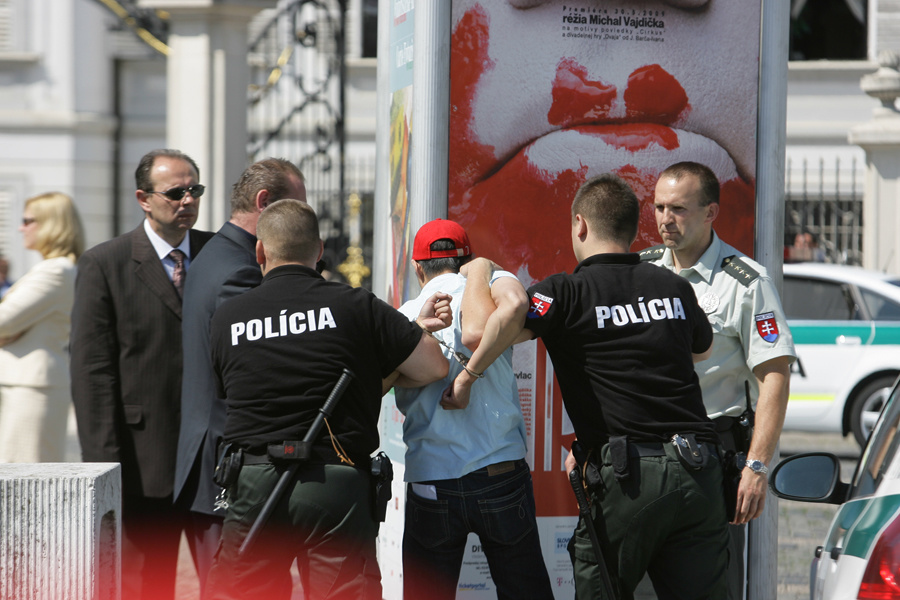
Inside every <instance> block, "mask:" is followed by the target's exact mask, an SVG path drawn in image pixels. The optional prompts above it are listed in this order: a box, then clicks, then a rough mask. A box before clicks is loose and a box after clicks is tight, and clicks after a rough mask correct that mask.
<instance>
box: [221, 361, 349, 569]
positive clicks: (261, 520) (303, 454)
mask: <svg viewBox="0 0 900 600" xmlns="http://www.w3.org/2000/svg"><path fill="white" fill-rule="evenodd" d="M354 377H355V375H354V374H353V371H351V370H350V369H344V371H343V373H341V377H340V379H338V381H337V383H336V384H334V388H333V389H332V390H331V394H329V395H328V399H327V400H325V404H324V405H323V406H322V408H320V409H319V414H317V415H316V418H315V420H314V421H313V424H312V426H311V427H310V428H309V431H307V432H306V435H305V436H304V437H303V441H302V442H300V452H299V456H300V460H296V462H294V463H292V464H291V466H289V467H288V468H287V469H285V471H284V473H282V474H281V478H279V479H278V483H276V484H275V487H274V488H272V493H270V494H269V497H268V498H267V499H266V503H265V504H264V505H263V507H262V510H261V511H259V515H257V516H256V521H254V522H253V526H252V527H251V528H250V532H249V533H248V534H247V537H246V538H244V543H243V544H241V547H240V549H239V550H238V558H241V557H243V556H244V555H245V554H246V553H247V552H248V551H249V550H250V547H251V546H253V543H254V542H255V541H256V538H257V537H259V532H260V530H261V529H262V528H263V526H264V525H265V524H266V521H268V520H269V517H270V516H271V515H272V511H273V510H275V506H276V505H277V504H278V502H279V501H280V500H281V497H282V496H284V492H285V491H286V490H287V487H288V485H289V484H290V482H291V480H292V479H293V478H294V475H296V474H297V470H298V469H299V468H300V465H301V464H302V463H304V462H306V460H308V459H309V455H310V449H311V447H312V444H313V441H314V440H315V439H316V438H317V437H318V436H319V431H321V430H322V424H323V423H324V422H325V419H327V418H328V417H330V416H331V413H332V411H334V407H335V406H336V405H337V403H338V400H340V399H341V396H343V395H344V392H345V391H346V390H347V386H349V385H350V381H351V380H352V379H353V378H354Z"/></svg>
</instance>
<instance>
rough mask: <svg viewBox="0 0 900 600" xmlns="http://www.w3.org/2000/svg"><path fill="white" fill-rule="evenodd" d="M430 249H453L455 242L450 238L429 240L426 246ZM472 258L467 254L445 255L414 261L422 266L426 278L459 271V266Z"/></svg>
mask: <svg viewBox="0 0 900 600" xmlns="http://www.w3.org/2000/svg"><path fill="white" fill-rule="evenodd" d="M428 247H429V248H430V249H431V250H455V249H456V243H455V242H454V241H453V240H450V239H440V240H435V241H433V242H431V245H430V246H428ZM472 258H474V257H473V256H472V255H471V254H470V255H469V256H447V257H443V258H429V259H428V260H417V261H416V262H417V263H419V265H420V266H421V267H422V272H423V273H425V277H426V278H427V279H431V278H432V277H436V276H438V275H440V274H441V273H448V272H449V273H459V269H460V267H462V266H463V265H464V264H466V263H467V262H469V261H470V260H472Z"/></svg>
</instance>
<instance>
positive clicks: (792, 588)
mask: <svg viewBox="0 0 900 600" xmlns="http://www.w3.org/2000/svg"><path fill="white" fill-rule="evenodd" d="M780 449H781V455H782V457H786V456H789V455H791V454H797V453H800V452H815V451H825V452H831V453H832V454H835V455H837V456H838V458H840V459H841V470H842V475H841V477H842V479H843V481H849V480H850V477H851V476H852V475H853V469H854V468H855V466H856V461H857V460H858V459H859V455H860V449H859V446H858V445H857V444H856V442H855V441H854V440H853V436H849V437H846V438H842V437H841V436H839V435H825V434H801V433H785V434H783V435H782V436H781V444H780ZM836 510H837V506H835V505H832V504H813V503H809V502H791V501H789V500H779V502H778V600H808V598H809V567H810V562H811V561H812V558H813V552H815V549H816V546H818V545H820V544H821V543H822V540H823V539H824V537H825V534H826V533H828V527H829V525H830V524H831V518H832V517H833V516H834V513H835V511H836Z"/></svg>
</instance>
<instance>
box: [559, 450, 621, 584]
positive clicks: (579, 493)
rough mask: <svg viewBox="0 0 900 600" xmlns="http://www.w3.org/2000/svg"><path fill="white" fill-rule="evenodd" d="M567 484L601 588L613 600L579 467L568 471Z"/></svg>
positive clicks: (576, 466)
mask: <svg viewBox="0 0 900 600" xmlns="http://www.w3.org/2000/svg"><path fill="white" fill-rule="evenodd" d="M569 483H570V484H571V485H572V491H573V492H575V500H576V501H577V502H578V514H580V515H581V518H582V519H584V522H585V524H586V525H587V530H588V535H589V536H591V546H593V547H594V554H596V555H597V566H598V568H599V569H600V576H601V579H603V587H604V588H606V596H607V597H608V598H611V599H612V600H615V599H616V598H618V596H616V592H615V589H614V588H613V584H612V581H611V580H610V579H609V571H607V570H606V561H604V560H603V551H602V550H601V549H600V540H599V539H598V538H597V531H596V530H595V529H594V518H593V517H592V516H591V507H590V505H588V500H587V495H586V494H585V493H584V485H583V483H582V480H581V466H580V465H575V468H574V469H572V470H571V471H569Z"/></svg>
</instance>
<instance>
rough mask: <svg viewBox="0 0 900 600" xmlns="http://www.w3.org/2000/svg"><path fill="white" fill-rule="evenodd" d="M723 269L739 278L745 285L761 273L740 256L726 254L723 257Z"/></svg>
mask: <svg viewBox="0 0 900 600" xmlns="http://www.w3.org/2000/svg"><path fill="white" fill-rule="evenodd" d="M722 270H723V271H725V272H726V273H728V274H729V275H731V276H732V277H734V278H735V279H737V280H738V281H739V282H740V284H741V285H743V286H744V287H747V286H749V285H750V284H751V283H753V281H754V280H755V279H756V278H757V277H759V273H757V272H756V270H755V269H754V268H753V267H751V266H750V265H749V264H747V262H746V261H745V260H744V259H742V258H741V257H740V256H726V257H725V258H724V259H722Z"/></svg>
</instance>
